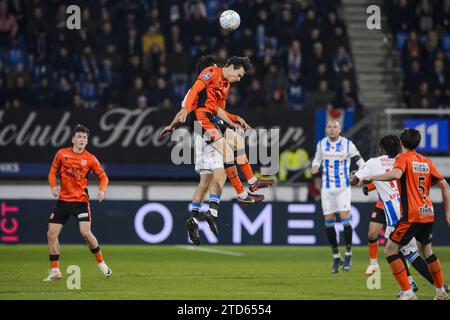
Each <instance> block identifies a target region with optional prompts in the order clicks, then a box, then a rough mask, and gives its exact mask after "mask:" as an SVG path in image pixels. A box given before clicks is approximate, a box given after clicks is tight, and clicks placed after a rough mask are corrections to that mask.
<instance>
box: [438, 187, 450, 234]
mask: <svg viewBox="0 0 450 320" xmlns="http://www.w3.org/2000/svg"><path fill="white" fill-rule="evenodd" d="M437 185H438V186H439V188H441V192H442V200H444V206H445V220H447V224H448V226H449V227H450V187H449V185H448V183H447V181H445V179H442V180H441V181H439V182H438V183H437Z"/></svg>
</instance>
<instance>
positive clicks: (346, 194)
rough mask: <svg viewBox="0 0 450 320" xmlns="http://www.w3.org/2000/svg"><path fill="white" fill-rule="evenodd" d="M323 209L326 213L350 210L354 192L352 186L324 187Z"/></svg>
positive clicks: (322, 193)
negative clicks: (339, 187)
mask: <svg viewBox="0 0 450 320" xmlns="http://www.w3.org/2000/svg"><path fill="white" fill-rule="evenodd" d="M321 195H322V211H323V214H324V215H327V214H333V213H336V212H344V211H350V203H351V200H352V193H351V190H350V188H341V189H322V192H321Z"/></svg>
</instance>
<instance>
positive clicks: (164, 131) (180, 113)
mask: <svg viewBox="0 0 450 320" xmlns="http://www.w3.org/2000/svg"><path fill="white" fill-rule="evenodd" d="M185 113H186V115H187V111H186V109H184V108H181V109H180V111H178V113H177V114H176V115H175V117H173V119H172V122H170V124H169V125H168V126H167V127H165V128H164V129H162V130H161V133H160V134H159V136H160V137H162V136H164V135H166V134H167V133H172V132H173V130H175V129H176V127H177V126H178V125H179V124H180V123H181V121H180V119H182V118H183V117H184V114H185ZM185 119H186V118H185Z"/></svg>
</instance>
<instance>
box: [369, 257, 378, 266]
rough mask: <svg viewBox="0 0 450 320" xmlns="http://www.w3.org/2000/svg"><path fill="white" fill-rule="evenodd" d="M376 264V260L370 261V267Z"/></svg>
mask: <svg viewBox="0 0 450 320" xmlns="http://www.w3.org/2000/svg"><path fill="white" fill-rule="evenodd" d="M377 264H378V260H377V259H370V265H371V266H376V265H377Z"/></svg>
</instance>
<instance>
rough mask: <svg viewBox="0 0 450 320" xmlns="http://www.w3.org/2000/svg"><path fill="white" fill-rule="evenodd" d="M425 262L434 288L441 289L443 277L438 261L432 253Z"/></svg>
mask: <svg viewBox="0 0 450 320" xmlns="http://www.w3.org/2000/svg"><path fill="white" fill-rule="evenodd" d="M426 260H427V263H428V270H430V273H431V276H432V277H433V280H434V284H435V286H436V288H442V287H443V286H444V277H443V275H442V271H441V263H440V262H439V259H438V258H437V257H436V255H435V254H434V253H433V254H432V255H431V256H429V257H428V258H427V259H426Z"/></svg>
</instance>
